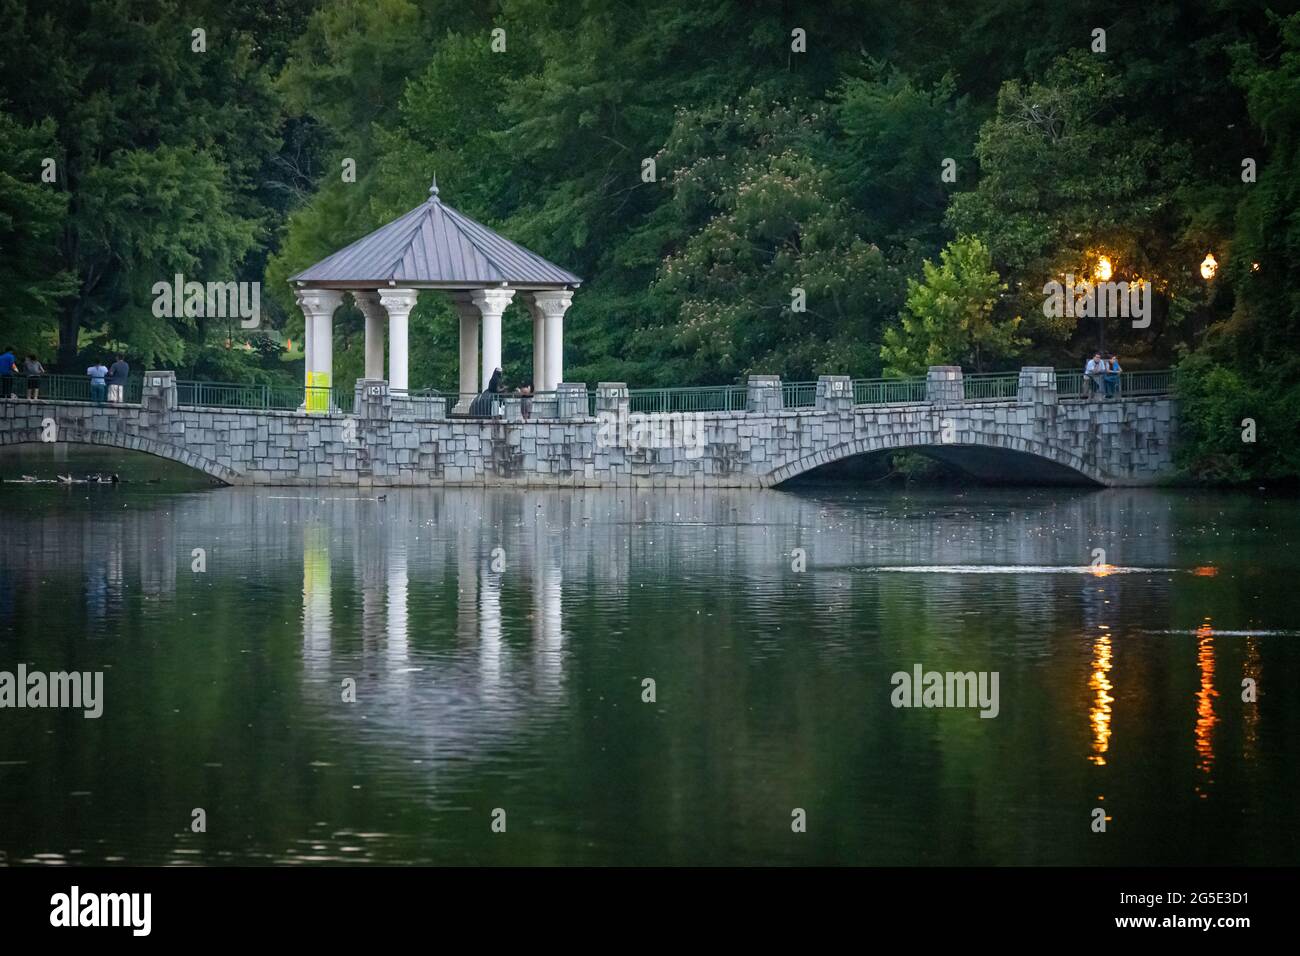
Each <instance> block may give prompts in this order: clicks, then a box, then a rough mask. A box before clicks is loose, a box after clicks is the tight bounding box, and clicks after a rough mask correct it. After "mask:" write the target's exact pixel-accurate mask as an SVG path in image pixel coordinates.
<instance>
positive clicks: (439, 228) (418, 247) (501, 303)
mask: <svg viewBox="0 0 1300 956" xmlns="http://www.w3.org/2000/svg"><path fill="white" fill-rule="evenodd" d="M289 281H290V282H291V283H292V284H293V285H294V287H295V292H296V293H297V298H298V305H299V307H300V308H301V309H302V311H303V316H304V317H305V319H306V336H305V338H304V353H305V355H306V360H307V362H306V365H307V380H306V381H307V384H308V385H325V384H330V385H332V384H333V372H334V347H333V325H334V312H335V310H336V309H338V307H339V306H340V305H341V304H342V303H343V295H344V293H345V292H351V293H352V296H353V298H354V299H355V300H356V303H357V307H358V308H359V309H361V311H362V313H363V314H364V315H365V317H366V362H365V366H366V371H365V377H366V378H368V379H382V378H384V325H385V319H386V320H387V325H388V387H389V389H390V390H392V391H393V392H396V393H398V394H404V393H405V392H406V391H407V388H408V368H409V364H408V353H407V342H408V339H407V318H408V317H409V316H410V314H411V310H412V309H413V308H414V307H415V302H416V297H417V296H418V295H419V292H420V290H421V289H437V290H440V291H442V292H446V293H447V294H448V295H450V297H451V301H452V304H453V305H454V306H455V308H456V312H457V313H458V314H459V316H460V394H461V402H460V407H461V408H463V407H464V405H465V404H466V403H467V402H468V400H469V399H468V396H472V395H474V394H475V393H477V392H478V391H479V390H480V389H481V388H483V387H484V386H485V385H486V383H487V381H488V379H489V378H490V377H491V376H492V372H493V371H494V370H495V369H497V368H500V367H501V314H502V313H503V312H504V311H505V310H506V306H508V305H509V304H510V301H511V300H512V299H513V298H514V296H515V293H519V294H520V295H521V297H522V299H523V301H524V302H525V303H526V304H527V306H528V309H529V311H530V312H531V313H532V316H533V389H534V391H538V392H541V391H553V390H554V389H555V387H556V386H557V385H559V384H560V382H561V381H562V380H563V378H564V313H565V312H566V311H567V310H568V308H569V304H570V302H571V301H572V299H573V290H574V289H575V288H577V286H578V285H579V284H580V283H581V282H582V280H581V279H579V278H578V277H577V276H575V275H574V274H573V273H571V272H567V271H565V270H564V269H561V268H560V267H559V266H557V265H555V264H554V263H551V262H548V261H546V260H545V259H543V258H542V257H541V256H539V255H537V254H536V253H533V252H529V251H528V250H527V249H525V248H524V247H523V246H520V245H518V244H517V243H513V242H511V241H510V240H509V239H506V238H504V237H502V236H499V235H497V234H496V233H495V232H493V231H492V230H491V229H489V228H487V226H484V225H483V224H482V223H478V222H475V221H474V220H473V219H470V218H469V217H468V216H466V215H464V214H462V213H460V212H457V211H456V210H455V209H453V208H451V207H450V206H448V205H446V204H445V203H443V202H442V200H441V199H439V198H438V183H437V180H435V181H434V183H433V185H432V186H431V187H430V188H429V198H428V200H427V201H426V202H424V203H422V204H421V205H420V206H418V207H416V208H415V209H412V210H411V211H410V212H408V213H406V214H405V215H404V216H401V217H400V218H398V219H395V220H393V221H392V222H390V223H388V225H386V226H381V227H380V228H378V229H376V230H375V231H374V232H372V233H370V234H369V235H368V236H364V237H362V238H361V239H358V240H357V241H356V242H354V243H352V244H351V245H350V246H347V247H346V248H343V249H340V250H339V251H338V252H336V253H334V254H333V255H331V256H329V257H327V258H325V259H322V260H321V261H320V262H318V263H316V264H315V265H314V266H310V267H308V268H306V269H303V270H302V271H301V272H299V273H298V274H296V275H294V276H291V277H290V279H289ZM480 329H481V330H482V331H481V333H480ZM480 335H481V336H482V349H481V350H480V347H479V340H480ZM480 355H481V357H482V361H481V362H480V360H479V359H480ZM480 370H481V375H480ZM322 373H323V375H324V376H327V377H325V378H324V379H322V378H321V377H320V376H321V374H322Z"/></svg>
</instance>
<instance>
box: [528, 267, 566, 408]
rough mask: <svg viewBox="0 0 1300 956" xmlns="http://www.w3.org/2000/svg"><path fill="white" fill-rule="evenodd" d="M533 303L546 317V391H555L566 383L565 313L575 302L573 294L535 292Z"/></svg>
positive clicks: (564, 292)
mask: <svg viewBox="0 0 1300 956" xmlns="http://www.w3.org/2000/svg"><path fill="white" fill-rule="evenodd" d="M533 302H534V303H536V305H537V309H538V311H540V312H541V313H542V315H543V316H544V320H543V321H544V324H545V328H546V381H545V383H544V384H543V385H542V388H543V390H545V391H548V392H550V391H554V390H555V387H556V386H557V385H559V384H560V382H562V381H564V313H565V312H567V311H568V310H569V305H570V304H571V303H572V302H573V293H572V292H569V291H559V292H534V293H533Z"/></svg>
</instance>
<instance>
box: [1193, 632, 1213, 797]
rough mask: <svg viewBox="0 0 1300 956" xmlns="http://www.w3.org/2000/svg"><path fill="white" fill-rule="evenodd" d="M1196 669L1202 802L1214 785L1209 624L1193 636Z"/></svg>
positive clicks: (1200, 792) (1197, 747)
mask: <svg viewBox="0 0 1300 956" xmlns="http://www.w3.org/2000/svg"><path fill="white" fill-rule="evenodd" d="M1196 667H1197V670H1198V671H1199V673H1200V688H1199V689H1198V690H1197V692H1196V729H1195V731H1194V732H1195V734H1196V756H1197V761H1196V767H1197V769H1198V770H1199V771H1200V772H1201V774H1202V776H1203V777H1204V779H1203V780H1201V781H1198V782H1197V785H1196V792H1197V794H1199V795H1200V797H1201V799H1205V798H1206V797H1207V796H1208V795H1209V794H1208V792H1207V791H1206V789H1205V788H1206V787H1208V786H1209V785H1210V784H1212V783H1214V727H1215V725H1216V724H1218V722H1219V719H1218V717H1216V716H1215V714H1214V698H1216V697H1218V696H1219V692H1218V691H1216V690H1215V689H1214V629H1213V628H1212V627H1210V624H1209V621H1206V622H1205V623H1204V624H1202V625H1201V627H1200V629H1199V630H1198V631H1197V632H1196Z"/></svg>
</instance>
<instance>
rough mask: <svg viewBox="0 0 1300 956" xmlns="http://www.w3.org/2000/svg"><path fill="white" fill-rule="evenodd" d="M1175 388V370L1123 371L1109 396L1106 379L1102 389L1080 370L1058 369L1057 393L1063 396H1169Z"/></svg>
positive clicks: (1064, 397) (1067, 397) (1070, 397)
mask: <svg viewBox="0 0 1300 956" xmlns="http://www.w3.org/2000/svg"><path fill="white" fill-rule="evenodd" d="M1173 390H1174V373H1173V370H1171V369H1154V370H1151V371H1146V370H1143V371H1137V372H1120V375H1119V381H1118V382H1117V383H1114V384H1113V385H1112V386H1111V391H1110V392H1109V395H1108V393H1107V391H1106V384H1105V381H1104V379H1103V381H1102V382H1101V385H1100V389H1098V388H1097V387H1096V386H1094V385H1093V384H1092V383H1091V382H1089V381H1088V378H1087V376H1086V375H1084V373H1083V371H1082V370H1080V369H1073V368H1072V369H1057V370H1056V395H1057V398H1059V399H1098V398H1106V397H1111V398H1123V397H1125V396H1127V397H1129V398H1135V397H1140V396H1144V395H1168V394H1170V393H1172V392H1173Z"/></svg>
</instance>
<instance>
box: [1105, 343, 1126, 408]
mask: <svg viewBox="0 0 1300 956" xmlns="http://www.w3.org/2000/svg"><path fill="white" fill-rule="evenodd" d="M1122 371H1124V370H1123V369H1122V368H1120V366H1119V356H1118V355H1116V354H1115V353H1114V352H1111V353H1110V358H1109V359H1107V360H1106V375H1105V381H1106V397H1107V398H1114V397H1115V395H1116V394H1117V393H1118V392H1119V373H1120V372H1122Z"/></svg>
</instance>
